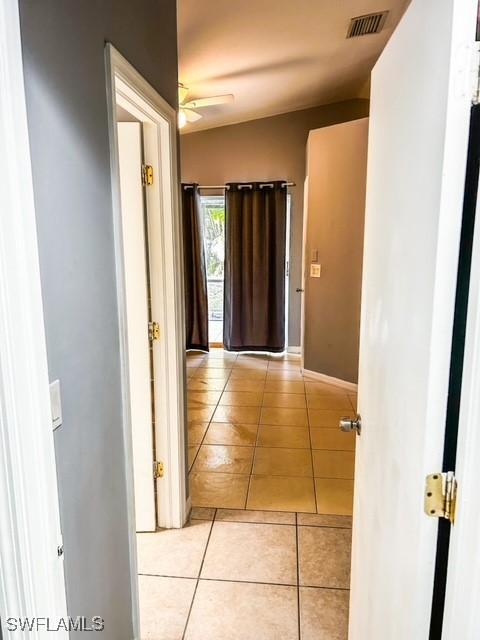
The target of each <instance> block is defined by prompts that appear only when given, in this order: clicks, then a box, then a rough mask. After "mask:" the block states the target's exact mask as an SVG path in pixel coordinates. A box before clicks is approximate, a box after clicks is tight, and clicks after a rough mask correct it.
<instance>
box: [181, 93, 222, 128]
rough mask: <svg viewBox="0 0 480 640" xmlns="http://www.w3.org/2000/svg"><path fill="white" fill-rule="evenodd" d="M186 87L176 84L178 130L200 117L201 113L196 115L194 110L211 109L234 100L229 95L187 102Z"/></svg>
mask: <svg viewBox="0 0 480 640" xmlns="http://www.w3.org/2000/svg"><path fill="white" fill-rule="evenodd" d="M187 95H188V87H186V86H185V85H183V84H182V83H181V82H179V83H178V105H179V109H178V128H179V129H181V128H182V127H184V126H185V125H186V124H187V122H196V121H197V120H200V118H201V117H202V114H201V113H197V111H196V109H202V108H203V107H213V106H214V105H217V104H226V103H228V102H233V100H234V98H233V95H232V94H231V93H229V94H226V95H223V96H210V97H208V98H198V99H196V100H187Z"/></svg>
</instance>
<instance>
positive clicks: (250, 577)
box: [201, 522, 297, 584]
mask: <svg viewBox="0 0 480 640" xmlns="http://www.w3.org/2000/svg"><path fill="white" fill-rule="evenodd" d="M201 577H202V578H210V579H215V580H234V581H244V582H268V583H271V584H297V548H296V531H295V527H294V526H288V525H279V524H252V523H246V522H215V523H214V525H213V529H212V532H211V534H210V541H209V544H208V548H207V552H206V554H205V559H204V561H203V567H202V572H201Z"/></svg>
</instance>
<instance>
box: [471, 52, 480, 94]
mask: <svg viewBox="0 0 480 640" xmlns="http://www.w3.org/2000/svg"><path fill="white" fill-rule="evenodd" d="M477 104H480V42H478V41H477V42H475V43H474V45H473V64H472V105H477Z"/></svg>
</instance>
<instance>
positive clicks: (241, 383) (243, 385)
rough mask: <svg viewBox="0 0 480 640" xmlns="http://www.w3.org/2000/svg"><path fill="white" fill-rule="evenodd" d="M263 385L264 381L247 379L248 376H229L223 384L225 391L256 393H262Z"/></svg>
mask: <svg viewBox="0 0 480 640" xmlns="http://www.w3.org/2000/svg"><path fill="white" fill-rule="evenodd" d="M264 386H265V381H264V380H263V379H262V380H258V379H255V380H249V379H248V378H234V379H233V380H232V378H230V380H229V381H228V382H227V384H226V385H225V391H253V392H256V393H262V392H263V388H264Z"/></svg>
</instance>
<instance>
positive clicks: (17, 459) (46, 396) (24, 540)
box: [0, 0, 75, 639]
mask: <svg viewBox="0 0 480 640" xmlns="http://www.w3.org/2000/svg"><path fill="white" fill-rule="evenodd" d="M0 60H1V61H2V64H1V65H0V82H1V84H2V87H3V89H4V90H3V91H2V92H0V175H1V176H2V192H1V198H0V210H1V211H2V213H1V214H0V408H1V409H0V441H1V445H0V523H1V534H0V565H1V566H2V571H0V615H1V618H2V630H3V633H4V636H3V637H4V638H5V639H6V638H7V637H10V635H11V634H10V632H9V631H8V628H7V626H5V624H6V618H7V616H9V615H10V616H20V615H21V616H29V617H32V616H42V618H43V620H45V617H46V616H50V617H51V618H52V619H53V620H55V619H56V620H58V619H59V618H65V619H66V616H67V605H66V593H65V577H64V567H63V549H61V548H62V537H61V528H60V512H59V501H58V487H57V475H56V464H55V451H54V441H53V428H52V414H51V406H50V392H49V379H48V362H47V349H46V340H45V327H44V315H43V303H42V294H41V280H40V264H39V256H38V242H37V233H36V219H35V208H34V196H33V181H32V166H31V158H30V147H29V139H28V123H27V111H26V102H25V88H24V73H23V62H22V49H21V31H20V21H19V10H18V1H17V0H5V2H3V3H1V4H0ZM26 389H28V393H26V392H25V391H26ZM59 549H60V550H59ZM74 552H75V551H74V550H72V553H74ZM15 635H16V634H15ZM21 635H22V637H23V634H21ZM43 635H44V628H41V627H40V629H36V630H35V629H34V631H33V632H32V633H29V637H32V638H40V637H43ZM58 637H59V638H67V637H68V633H67V632H66V631H59V635H58Z"/></svg>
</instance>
